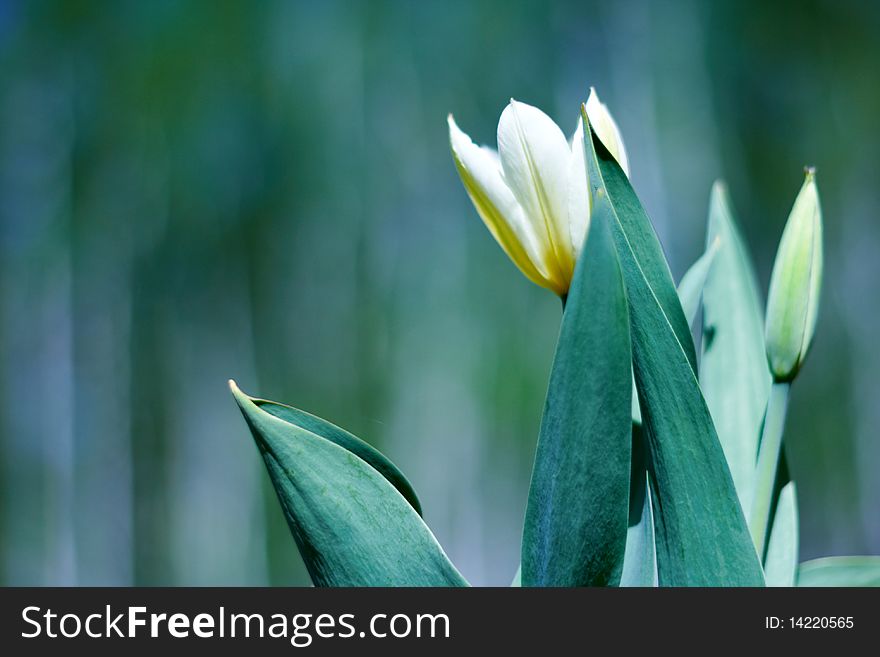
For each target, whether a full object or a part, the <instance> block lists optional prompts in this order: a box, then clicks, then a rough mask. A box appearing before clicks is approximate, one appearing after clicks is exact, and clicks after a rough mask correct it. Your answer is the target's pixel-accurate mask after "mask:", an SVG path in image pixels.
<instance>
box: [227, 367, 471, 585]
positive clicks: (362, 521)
mask: <svg viewBox="0 0 880 657" xmlns="http://www.w3.org/2000/svg"><path fill="white" fill-rule="evenodd" d="M230 387H231V389H232V393H233V395H234V396H235V400H236V401H237V402H238V405H239V407H240V408H241V412H242V414H243V415H244V418H245V420H246V421H247V423H248V426H249V427H250V429H251V433H253V436H254V440H255V441H256V443H257V447H258V449H259V450H260V454H261V455H262V456H263V460H264V461H265V463H266V469H267V470H268V471H269V476H270V478H271V480H272V485H273V486H274V487H275V492H276V493H277V494H278V500H279V501H280V502H281V507H282V509H283V510H284V515H285V517H286V518H287V523H288V525H289V526H290V531H291V533H292V534H293V538H294V539H295V541H296V543H297V545H298V546H299V550H300V553H301V554H302V557H303V560H304V561H305V564H306V567H307V568H308V570H309V574H310V575H311V576H312V581H313V582H314V583H315V585H316V586H467V582H466V581H465V580H464V578H463V577H462V576H461V575H460V574H459V573H458V571H457V570H456V569H455V566H453V565H452V563H451V562H450V561H449V559H448V558H447V557H446V555H445V554H444V552H443V549H442V548H441V547H440V545H439V544H438V543H437V540H436V539H435V538H434V535H433V534H432V533H431V530H430V529H428V527H427V525H425V523H424V522H423V521H422V519H421V517H420V516H419V514H418V513H416V511H415V510H414V509H413V507H412V506H411V504H410V503H409V502H408V501H407V500H406V499H405V498H404V497H403V495H401V493H400V492H399V491H398V489H397V488H395V487H394V486H393V485H392V484H391V483H390V482H389V480H388V479H386V478H385V477H384V476H382V475H381V474H380V473H379V472H378V471H377V470H376V469H375V468H374V467H373V466H371V465H369V464H368V463H367V462H366V461H365V460H363V458H361V456H359V455H358V454H357V453H355V452H353V451H350V450H348V449H346V448H345V446H343V445H340V444H339V443H337V442H333V441H331V440H328V439H327V438H324V437H321V436H319V435H317V434H316V433H313V432H311V431H309V430H307V429H305V428H303V427H300V426H297V425H296V424H292V423H291V422H288V421H286V420H284V419H282V418H281V417H278V416H276V415H274V414H272V413H269V412H267V411H266V410H264V408H261V406H260V405H258V404H257V403H256V401H255V400H253V399H251V398H250V397H248V396H247V395H245V394H244V393H242V392H241V391H240V390H239V389H238V388H237V387H236V386H235V384H234V383H233V382H230ZM263 406H264V407H265V402H264V403H263ZM273 410H275V411H277V410H278V408H277V407H273ZM337 437H338V436H337Z"/></svg>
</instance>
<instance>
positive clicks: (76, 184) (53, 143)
mask: <svg viewBox="0 0 880 657" xmlns="http://www.w3.org/2000/svg"><path fill="white" fill-rule="evenodd" d="M878 34H880V4H878V3H869V2H858V1H855V0H853V1H846V0H799V1H798V2H791V3H783V2H765V1H763V0H719V1H716V2H711V3H708V2H702V1H698V0H682V1H680V2H671V1H670V2H647V1H639V0H617V1H615V2H607V1H606V2H600V3H592V2H552V3H551V2H546V1H537V2H505V1H497V2H496V1H490V0H482V1H477V2H456V1H449V0H447V1H424V2H415V1H401V2H339V1H337V2H332V1H328V2H285V1H280V0H276V1H265V2H245V1H244V0H242V1H240V2H223V1H208V0H205V1H201V2H193V1H187V2H172V1H170V0H157V1H155V2H135V1H127V2H81V1H70V2H45V1H39V0H38V1H34V2H24V1H10V0H0V582H2V583H3V584H29V585H41V584H95V585H97V584H111V585H127V584H142V585H153V584H192V585H196V584H253V585H261V584H304V583H306V582H307V581H308V579H307V576H306V574H305V571H304V569H303V567H302V564H301V562H300V559H299V557H298V555H297V554H296V550H295V548H294V546H293V543H292V540H291V539H290V537H289V535H288V530H287V527H286V525H285V523H284V520H283V517H282V515H281V512H280V509H279V507H278V504H277V501H276V500H275V499H274V494H273V493H272V491H271V488H270V486H269V484H268V482H267V477H266V476H265V473H264V472H263V466H262V464H261V462H260V460H259V457H258V454H257V451H256V450H255V449H254V447H253V444H252V441H251V438H250V436H249V434H248V431H247V429H246V427H245V425H244V422H243V421H242V419H241V417H240V416H239V413H238V410H237V409H236V407H235V404H234V403H233V401H232V398H231V397H230V395H229V392H228V390H227V387H226V380H227V379H228V378H230V377H234V378H235V379H236V380H237V381H238V382H239V384H240V385H241V386H242V388H243V389H244V390H245V391H247V392H250V393H252V394H257V395H259V396H263V397H268V398H271V399H277V400H279V401H284V402H288V403H291V404H294V405H296V406H299V407H301V408H304V409H307V410H309V411H311V412H314V413H316V414H318V415H321V416H324V417H327V418H328V419H331V420H332V421H334V422H336V423H338V424H341V425H342V426H345V427H347V428H348V429H350V430H352V431H353V432H355V433H357V434H358V435H360V436H362V437H363V438H365V439H366V440H368V441H370V442H372V443H374V444H375V445H377V446H379V447H380V448H381V449H382V450H384V451H385V452H386V453H387V454H389V455H390V456H391V457H392V458H393V459H394V460H395V461H396V462H397V463H398V465H400V466H401V468H402V469H403V470H404V471H405V472H406V473H407V474H408V476H409V478H410V479H411V480H412V482H413V483H414V485H415V487H416V488H417V490H419V491H420V495H421V498H422V501H423V504H424V507H425V511H426V519H427V521H428V523H429V524H430V525H431V527H432V528H433V529H434V531H435V532H436V534H437V536H438V538H439V540H440V541H441V543H442V544H443V545H444V546H445V548H446V550H447V552H448V553H449V554H450V556H451V557H452V559H453V560H454V561H455V563H456V564H457V565H458V566H459V567H460V569H461V570H462V572H463V573H464V575H465V576H466V577H468V578H469V579H470V580H471V581H472V582H473V583H475V584H497V585H504V584H507V583H508V582H509V580H510V578H511V576H512V575H513V573H514V571H515V570H516V566H517V563H518V554H519V547H518V546H519V535H520V531H521V526H522V517H523V511H524V507H525V501H526V495H527V486H528V479H529V473H530V468H531V460H532V453H533V449H534V443H535V437H536V435H537V429H538V423H539V418H540V413H541V408H542V404H543V395H544V389H545V385H546V380H547V375H548V371H549V367H550V361H551V357H552V352H553V347H554V342H555V337H556V331H557V329H558V323H559V315H560V307H559V302H558V300H557V299H555V298H554V297H553V295H552V294H550V293H548V292H545V291H544V290H541V289H539V288H537V287H535V286H533V285H531V284H530V283H528V282H527V281H526V280H525V278H523V277H522V276H521V275H520V274H519V273H518V272H517V270H516V269H515V267H514V266H513V265H512V264H511V263H510V262H509V261H508V260H507V258H506V257H505V256H504V254H503V253H502V251H501V249H499V248H498V247H497V246H496V245H495V243H494V242H493V241H492V239H491V237H490V236H489V234H488V232H487V231H486V230H485V228H484V227H483V226H482V224H481V223H480V221H479V219H478V218H477V216H476V214H475V212H474V211H473V209H472V207H471V206H470V203H469V201H468V199H467V197H466V195H465V193H464V191H463V189H462V187H461V184H460V182H459V180H458V178H457V176H456V172H455V169H454V167H453V164H452V160H451V157H450V155H449V149H448V144H447V134H446V121H445V119H446V114H447V113H448V112H450V111H451V112H454V113H455V115H456V118H457V120H458V122H459V124H460V125H461V126H462V127H463V128H464V129H465V130H467V131H468V132H470V134H471V135H472V136H473V137H474V138H475V139H477V140H478V141H481V142H484V143H490V144H493V145H494V141H495V137H494V135H495V126H496V122H497V119H498V116H499V115H500V113H501V110H502V109H503V107H504V105H505V104H506V102H507V100H508V98H509V97H510V96H514V97H516V98H517V99H521V100H523V101H526V102H529V103H531V104H535V105H538V106H540V107H542V108H543V109H545V111H547V112H548V113H549V114H551V116H553V117H554V118H555V119H556V120H557V121H558V122H559V123H560V125H561V126H563V127H564V129H565V131H566V132H570V131H571V130H573V129H574V126H575V118H576V112H577V108H578V103H579V102H580V101H581V100H583V99H584V98H585V97H586V94H587V90H588V87H589V85H595V86H596V87H597V89H598V90H599V92H600V94H601V96H602V98H603V100H604V101H606V102H607V103H608V104H609V106H610V107H611V109H612V111H613V113H614V115H615V117H616V118H617V120H618V123H619V124H620V126H621V128H622V131H623V134H624V136H625V140H626V144H627V147H628V150H629V153H630V161H631V166H632V170H633V176H632V177H633V181H634V184H635V187H636V189H637V190H638V192H639V193H640V195H641V196H642V198H643V201H644V203H645V205H646V207H647V208H648V211H649V214H650V215H651V216H652V218H653V220H654V221H655V224H656V228H657V231H658V233H659V235H660V237H661V240H662V241H663V244H664V247H665V249H666V251H667V253H668V256H669V259H670V263H671V267H672V270H673V274H674V275H675V276H676V277H678V276H680V275H681V273H682V272H683V271H684V270H685V269H686V268H687V266H688V265H689V264H690V262H692V261H693V260H694V259H695V258H696V257H697V256H698V255H699V254H700V252H701V250H702V244H703V240H704V224H705V216H706V208H707V202H708V194H709V188H710V185H711V184H712V182H713V180H714V179H715V178H717V177H724V178H725V179H727V180H728V182H729V185H730V188H731V192H732V196H733V200H734V202H735V205H736V208H737V210H738V213H739V218H740V221H741V224H742V226H743V229H744V233H745V235H746V238H747V241H748V243H749V245H750V247H751V248H752V249H753V256H754V260H755V263H756V266H757V270H758V272H759V275H760V279H761V282H762V285H763V286H765V289H766V283H767V280H768V277H769V271H770V267H771V265H772V259H773V255H774V253H775V248H776V243H777V240H778V238H779V236H780V233H781V231H782V227H783V223H784V221H785V219H786V217H787V215H788V211H789V208H790V205H791V202H792V200H793V199H794V195H795V193H796V192H797V190H798V188H799V186H800V184H801V181H802V168H803V166H804V165H805V164H812V165H816V166H817V167H818V169H819V184H820V189H821V193H822V197H823V202H824V210H825V221H826V223H825V227H826V279H825V281H826V284H825V290H824V292H825V293H824V298H823V307H822V311H821V317H820V323H819V329H818V334H817V340H816V343H815V346H814V351H813V354H812V356H811V358H810V360H809V362H808V364H807V366H806V368H805V370H804V373H803V376H802V377H801V378H800V379H799V380H798V381H797V384H796V385H795V387H794V397H793V402H792V406H791V414H790V419H789V425H788V433H787V441H788V443H789V452H790V461H791V462H792V468H793V471H794V475H795V477H796V478H797V480H798V484H799V492H800V501H801V526H802V544H801V551H802V557H803V558H811V557H817V556H821V555H826V554H834V553H840V554H844V553H846V554H850V553H875V554H876V553H880V513H878V510H877V509H878V500H880V436H878V431H877V427H878V426H880V379H878V377H877V372H878V371H880V348H878V347H877V338H876V336H877V333H878V331H880V293H878V286H880V285H878V284H880V257H878V255H877V254H878V253H880V188H878V180H880V137H878V132H877V117H878V116H880V85H878V84H877V71H878V70H880V38H878Z"/></svg>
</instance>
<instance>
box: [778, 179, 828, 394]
mask: <svg viewBox="0 0 880 657" xmlns="http://www.w3.org/2000/svg"><path fill="white" fill-rule="evenodd" d="M821 286H822V208H821V206H820V205H819V192H818V190H817V189H816V171H815V169H812V168H809V169H807V170H806V180H805V181H804V185H803V187H801V191H800V192H799V193H798V196H797V198H796V199H795V202H794V206H793V207H792V209H791V214H790V215H789V217H788V223H786V225H785V230H784V231H783V233H782V240H781V241H780V243H779V250H778V251H777V252H776V262H775V263H774V264H773V274H772V276H771V278H770V292H769V295H768V298H767V319H766V336H765V337H766V345H767V362H768V364H769V366H770V372H771V373H772V374H773V377H774V378H775V379H776V381H791V380H793V379H794V377H795V376H797V373H798V370H800V368H801V365H802V364H803V362H804V359H805V358H806V356H807V353H808V352H809V350H810V343H811V342H812V340H813V332H814V331H815V329H816V317H817V314H818V309H819V291H820V288H821Z"/></svg>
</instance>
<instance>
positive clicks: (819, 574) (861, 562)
mask: <svg viewBox="0 0 880 657" xmlns="http://www.w3.org/2000/svg"><path fill="white" fill-rule="evenodd" d="M798 586H880V557H825V558H823V559H814V560H813V561H805V562H804V563H802V564H801V565H800V567H799V568H798Z"/></svg>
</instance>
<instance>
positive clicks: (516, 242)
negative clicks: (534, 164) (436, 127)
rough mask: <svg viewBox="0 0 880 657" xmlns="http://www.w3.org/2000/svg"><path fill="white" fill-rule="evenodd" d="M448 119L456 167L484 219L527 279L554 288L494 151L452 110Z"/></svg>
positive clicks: (536, 241)
mask: <svg viewBox="0 0 880 657" xmlns="http://www.w3.org/2000/svg"><path fill="white" fill-rule="evenodd" d="M448 123H449V142H450V145H451V147H452V156H453V158H454V160H455V167H456V169H458V174H459V176H460V177H461V181H462V183H464V187H465V189H466V190H467V193H468V196H469V197H470V199H471V202H472V203H473V204H474V207H475V208H476V209H477V213H478V214H479V215H480V218H481V219H482V220H483V223H484V224H486V227H487V228H488V229H489V232H490V233H492V236H493V237H494V238H495V241H497V242H498V244H499V245H501V248H502V249H504V252H505V253H506V254H507V256H508V257H509V258H510V259H511V260H513V262H514V264H516V266H517V267H519V269H520V271H522V273H523V274H525V276H526V277H527V278H528V279H529V280H530V281H532V282H533V283H536V284H537V285H540V286H541V287H547V288H550V289H553V290H554V291H556V290H555V287H554V285H553V284H552V283H551V281H550V277H549V276H548V275H547V273H546V272H545V268H544V267H543V266H542V265H541V255H540V254H541V251H542V249H541V247H540V246H539V241H538V238H537V236H536V235H535V231H534V229H533V228H532V226H531V224H530V223H529V222H528V221H527V220H526V218H525V214H524V213H523V210H522V208H521V207H520V205H519V203H518V202H517V200H516V198H515V197H514V195H513V193H512V192H511V191H510V189H508V187H507V184H506V183H505V182H504V179H503V177H502V173H501V163H500V160H499V158H498V155H497V153H495V152H494V151H493V150H491V149H490V148H486V147H479V146H477V145H476V144H474V142H473V141H472V140H471V138H470V137H468V135H466V134H465V133H464V132H462V131H461V129H460V128H459V127H458V125H456V123H455V120H454V119H453V118H452V115H451V114H450V115H449V117H448Z"/></svg>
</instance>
